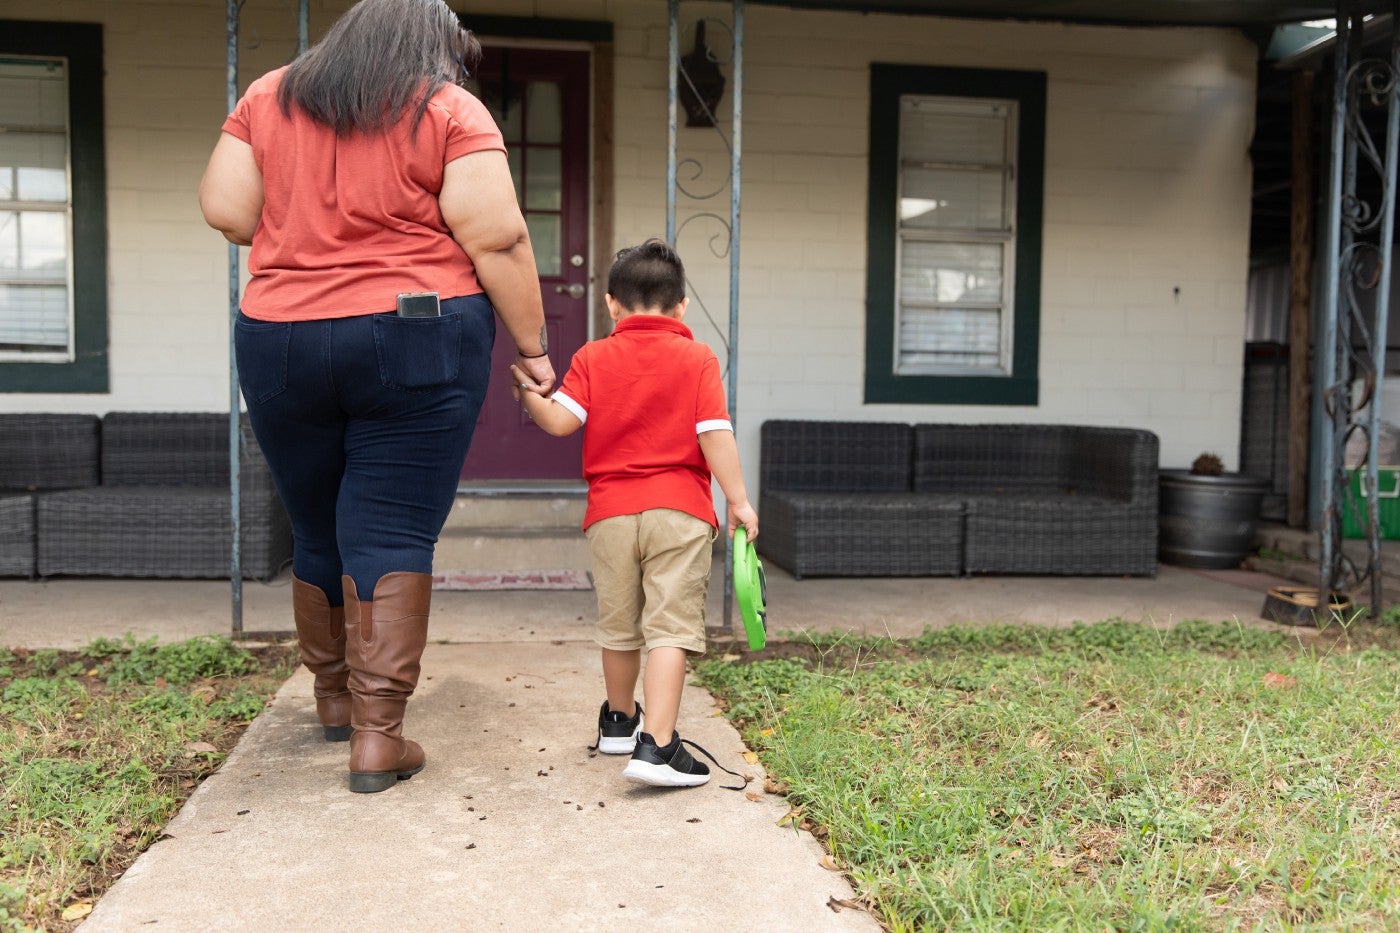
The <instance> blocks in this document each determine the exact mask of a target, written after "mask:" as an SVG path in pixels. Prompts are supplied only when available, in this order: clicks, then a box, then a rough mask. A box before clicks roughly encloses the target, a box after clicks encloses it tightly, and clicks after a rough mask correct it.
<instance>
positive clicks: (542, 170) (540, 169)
mask: <svg viewBox="0 0 1400 933" xmlns="http://www.w3.org/2000/svg"><path fill="white" fill-rule="evenodd" d="M562 156H563V152H562V150H559V149H540V148H538V147H536V146H531V147H530V150H529V156H528V158H527V159H526V162H525V206H526V207H527V208H531V209H533V210H542V211H557V210H560V209H561V208H562V207H563V203H564V178H563V173H562V166H561V158H562Z"/></svg>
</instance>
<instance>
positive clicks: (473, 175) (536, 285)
mask: <svg viewBox="0 0 1400 933" xmlns="http://www.w3.org/2000/svg"><path fill="white" fill-rule="evenodd" d="M438 205H439V206H440V207H441V208H442V219H443V220H444V221H446V223H447V226H448V228H449V229H450V230H451V231H452V236H453V237H454V238H455V239H456V240H457V243H458V244H459V245H460V246H461V247H462V250H463V251H464V252H465V253H466V254H467V256H468V257H469V258H470V259H471V261H472V264H473V265H475V266H476V277H477V278H478V279H479V280H480V281H481V285H482V287H483V288H485V289H486V294H487V295H488V296H490V298H491V303H492V304H493V305H495V306H496V313H497V314H499V315H500V316H501V322H502V323H503V324H505V326H506V330H507V331H509V332H510V336H511V339H512V340H514V341H515V346H516V348H517V350H518V351H519V355H517V356H516V360H515V362H516V365H518V366H519V367H520V368H521V369H523V370H524V371H525V372H527V373H529V375H530V377H531V378H532V379H533V380H534V381H535V382H536V383H539V384H540V385H541V386H542V387H543V390H544V391H545V392H548V391H549V389H550V388H552V387H553V385H554V367H553V366H552V365H551V364H550V362H549V357H547V356H539V357H538V358H533V359H532V358H531V357H535V356H536V354H540V353H543V352H544V351H545V350H546V349H548V347H547V346H546V341H545V330H544V302H543V300H542V299H541V297H540V280H539V275H538V274H537V273H536V271H535V252H534V250H533V249H532V248H531V246H530V233H529V230H527V229H526V227H525V217H524V215H522V214H521V213H520V205H519V203H518V202H517V201H516V200H515V185H514V183H513V182H512V181H511V178H510V165H509V163H507V162H506V154H505V153H504V152H501V151H500V150H498V149H489V150H483V151H481V152H472V153H468V154H467V155H464V156H462V157H461V158H460V159H453V160H452V161H451V162H449V163H447V165H446V167H445V168H444V169H443V173H442V193H441V194H439V195H438Z"/></svg>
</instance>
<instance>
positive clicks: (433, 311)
mask: <svg viewBox="0 0 1400 933" xmlns="http://www.w3.org/2000/svg"><path fill="white" fill-rule="evenodd" d="M440 314H442V304H441V302H439V301H438V293H437V292H404V293H402V294H400V295H399V317H437V316H438V315H440Z"/></svg>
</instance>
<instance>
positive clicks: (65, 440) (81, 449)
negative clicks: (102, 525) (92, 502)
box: [0, 414, 98, 577]
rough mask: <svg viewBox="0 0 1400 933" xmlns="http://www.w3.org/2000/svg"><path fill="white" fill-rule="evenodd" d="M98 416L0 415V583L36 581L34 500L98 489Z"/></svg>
mask: <svg viewBox="0 0 1400 933" xmlns="http://www.w3.org/2000/svg"><path fill="white" fill-rule="evenodd" d="M97 451H98V419H97V416H96V415H73V414H2V415H0V577H32V576H34V570H35V567H34V549H35V540H34V500H35V499H36V498H37V497H38V495H39V494H41V493H42V492H44V491H47V490H54V489H66V488H72V487H79V486H96V485H97V480H98V460H97Z"/></svg>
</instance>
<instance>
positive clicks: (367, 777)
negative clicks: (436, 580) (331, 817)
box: [341, 571, 433, 794]
mask: <svg viewBox="0 0 1400 933" xmlns="http://www.w3.org/2000/svg"><path fill="white" fill-rule="evenodd" d="M341 582H342V584H343V585H344V587H345V659H346V661H348V662H349V664H350V694H351V706H350V723H351V725H352V726H353V727H354V730H355V732H354V735H353V736H351V738H350V789H351V790H352V791H354V792H356V793H360V794H373V793H377V792H379V791H382V790H388V789H389V788H390V787H393V786H394V784H395V782H396V781H403V780H406V779H408V778H411V777H413V775H415V774H417V773H418V772H419V771H422V770H423V765H424V756H423V749H422V748H421V747H420V746H419V745H418V743H417V742H414V741H412V740H411V739H406V738H404V737H403V716H404V708H405V706H407V704H408V698H409V697H410V696H412V695H413V691H414V688H415V687H417V686H418V672H419V670H420V663H421V661H422V658H423V648H424V647H425V646H426V645H427V643H428V605H429V601H430V599H431V597H432V589H433V578H432V576H431V575H430V574H426V573H408V572H406V571H400V572H396V573H387V574H385V575H384V576H382V577H380V578H379V581H378V582H377V583H376V584H375V586H374V594H373V600H372V601H367V602H361V601H360V597H359V594H358V593H357V592H356V591H355V581H354V580H352V579H351V578H350V577H348V576H346V577H342V578H341Z"/></svg>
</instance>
